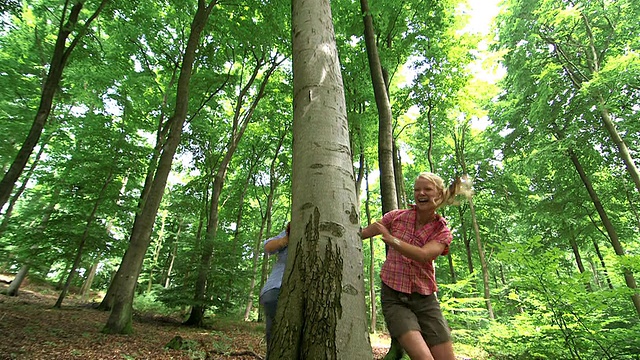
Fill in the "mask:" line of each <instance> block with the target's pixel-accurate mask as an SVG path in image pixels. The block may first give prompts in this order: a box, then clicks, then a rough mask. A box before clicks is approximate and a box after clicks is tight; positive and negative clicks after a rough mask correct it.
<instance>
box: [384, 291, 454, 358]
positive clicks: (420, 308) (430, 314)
mask: <svg viewBox="0 0 640 360" xmlns="http://www.w3.org/2000/svg"><path fill="white" fill-rule="evenodd" d="M380 298H381V300H382V313H383V314H384V320H385V322H386V323H387V329H388V330H389V334H390V335H391V336H392V337H394V338H398V337H400V336H402V335H404V334H405V333H407V332H408V331H411V330H416V331H420V333H422V337H423V338H424V341H425V342H426V343H427V345H428V346H434V345H438V344H442V343H445V342H447V341H451V330H450V329H449V324H448V323H447V320H445V318H444V316H442V311H441V310H440V304H439V303H438V298H437V297H436V294H431V295H422V294H418V293H411V294H405V293H401V292H398V291H395V290H393V289H392V288H390V287H388V286H387V285H385V284H384V283H382V290H381V297H380Z"/></svg>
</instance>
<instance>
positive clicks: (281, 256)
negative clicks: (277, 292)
mask: <svg viewBox="0 0 640 360" xmlns="http://www.w3.org/2000/svg"><path fill="white" fill-rule="evenodd" d="M285 235H287V231H286V230H285V231H282V232H281V233H280V234H278V235H276V236H274V237H272V238H269V239H267V240H265V241H264V243H263V244H262V245H263V246H264V245H266V244H267V243H268V242H269V241H273V240H278V239H282V238H283V237H285ZM287 249H289V247H288V246H285V247H284V248H282V249H278V250H276V251H274V252H272V253H269V255H273V254H276V256H277V257H278V259H277V260H276V263H275V265H273V269H271V274H269V277H268V278H267V281H266V282H265V283H264V286H263V287H262V290H260V296H262V294H264V293H265V292H267V291H269V290H271V289H279V288H280V286H281V285H282V277H283V276H284V267H285V265H286V264H287Z"/></svg>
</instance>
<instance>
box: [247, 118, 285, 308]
mask: <svg viewBox="0 0 640 360" xmlns="http://www.w3.org/2000/svg"><path fill="white" fill-rule="evenodd" d="M287 130H289V129H286V130H285V131H284V132H283V133H282V134H281V136H280V138H279V141H278V144H277V146H276V149H275V152H274V155H273V157H272V158H271V164H270V166H269V194H268V195H267V206H266V209H265V215H266V216H264V217H263V221H262V226H261V227H260V236H258V239H257V240H256V241H255V243H254V250H253V259H252V267H251V269H252V271H251V274H252V277H251V284H250V286H249V295H248V299H247V306H246V307H245V311H244V321H248V320H249V315H250V314H251V308H252V307H253V299H254V289H255V284H256V278H257V276H258V274H257V271H258V259H259V258H260V255H261V254H262V253H263V250H262V241H261V240H262V235H263V232H262V229H264V225H265V222H267V221H266V220H267V218H268V219H269V220H268V224H269V226H268V229H267V231H271V227H270V225H271V211H272V209H273V198H274V197H275V193H276V190H277V188H278V184H279V179H278V177H277V176H276V172H275V170H276V166H277V165H276V164H277V162H278V157H279V155H280V151H281V150H282V146H283V144H284V140H285V138H286V133H287ZM256 158H259V157H257V156H256ZM250 168H251V169H253V166H251V167H250ZM252 176H253V174H252V173H250V174H249V176H247V183H249V180H250V179H251V177H252ZM267 233H268V232H267ZM265 268H266V263H265V262H263V266H262V269H263V274H265V273H266V272H265V271H264V270H265ZM264 281H265V279H264V277H262V278H261V281H260V285H262V284H263V283H264ZM258 319H260V315H259V314H258Z"/></svg>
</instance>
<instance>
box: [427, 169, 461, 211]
mask: <svg viewBox="0 0 640 360" xmlns="http://www.w3.org/2000/svg"><path fill="white" fill-rule="evenodd" d="M417 179H425V180H429V181H431V182H433V183H434V184H435V185H436V188H437V189H438V193H440V199H441V200H440V203H439V204H438V207H441V206H445V205H459V204H460V201H458V200H457V199H456V198H457V197H458V195H463V196H464V197H466V198H467V199H471V197H472V196H473V189H472V188H471V187H472V182H471V179H470V178H469V177H468V176H467V175H466V174H465V175H462V176H459V177H457V178H456V179H455V180H454V181H453V183H451V185H449V187H448V188H445V185H444V180H442V178H441V177H440V176H438V175H436V174H434V173H431V172H426V171H425V172H421V173H420V174H418V177H417V178H416V180H417Z"/></svg>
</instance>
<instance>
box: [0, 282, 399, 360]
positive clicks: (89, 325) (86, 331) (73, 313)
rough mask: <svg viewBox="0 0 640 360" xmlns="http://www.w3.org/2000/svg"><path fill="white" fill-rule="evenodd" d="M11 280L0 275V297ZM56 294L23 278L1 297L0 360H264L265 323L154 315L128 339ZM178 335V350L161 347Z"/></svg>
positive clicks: (140, 321) (140, 318)
mask: <svg viewBox="0 0 640 360" xmlns="http://www.w3.org/2000/svg"><path fill="white" fill-rule="evenodd" d="M12 279H13V277H12V276H7V275H3V274H0V293H1V292H3V291H4V290H6V289H7V288H8V284H9V282H10V281H11V280H12ZM58 295H59V292H58V291H55V290H54V289H52V288H51V287H50V286H46V285H38V284H33V283H30V282H29V281H28V279H26V280H25V281H24V282H23V285H22V286H21V288H20V291H19V293H18V296H15V297H12V296H7V295H3V294H0V360H6V359H21V360H39V359H42V360H57V359H65V360H66V359H83V360H106V359H124V360H141V359H145V360H151V359H153V360H160V359H176V360H182V359H184V360H194V359H207V360H209V359H210V360H213V359H226V360H231V359H233V360H250V359H251V360H254V359H264V354H265V350H266V348H265V344H264V324H258V323H254V322H244V321H236V322H232V321H228V320H226V321H220V322H216V321H213V322H212V323H211V325H210V326H208V327H206V328H193V327H186V326H182V325H181V323H180V319H178V318H172V317H167V316H160V315H156V314H138V313H136V314H135V315H134V318H133V329H134V333H133V334H132V335H105V334H103V333H101V332H100V330H101V329H102V328H103V327H104V325H105V324H106V322H107V318H108V317H109V313H108V312H105V311H99V310H96V309H94V308H93V306H92V304H87V303H86V302H83V301H81V299H79V298H78V297H77V296H75V295H73V294H70V295H68V296H67V297H66V298H65V301H64V303H63V305H62V308H61V309H54V308H53V305H54V304H55V302H56V300H57V299H58ZM176 336H180V337H181V338H182V344H183V346H182V349H183V350H173V349H167V348H165V345H166V344H167V343H169V342H170V341H171V340H172V339H173V338H175V337H176ZM371 342H372V347H373V351H374V359H382V358H383V356H384V354H385V353H386V351H387V348H388V346H389V345H388V344H389V339H388V337H387V336H385V335H379V336H376V337H372V338H371Z"/></svg>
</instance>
